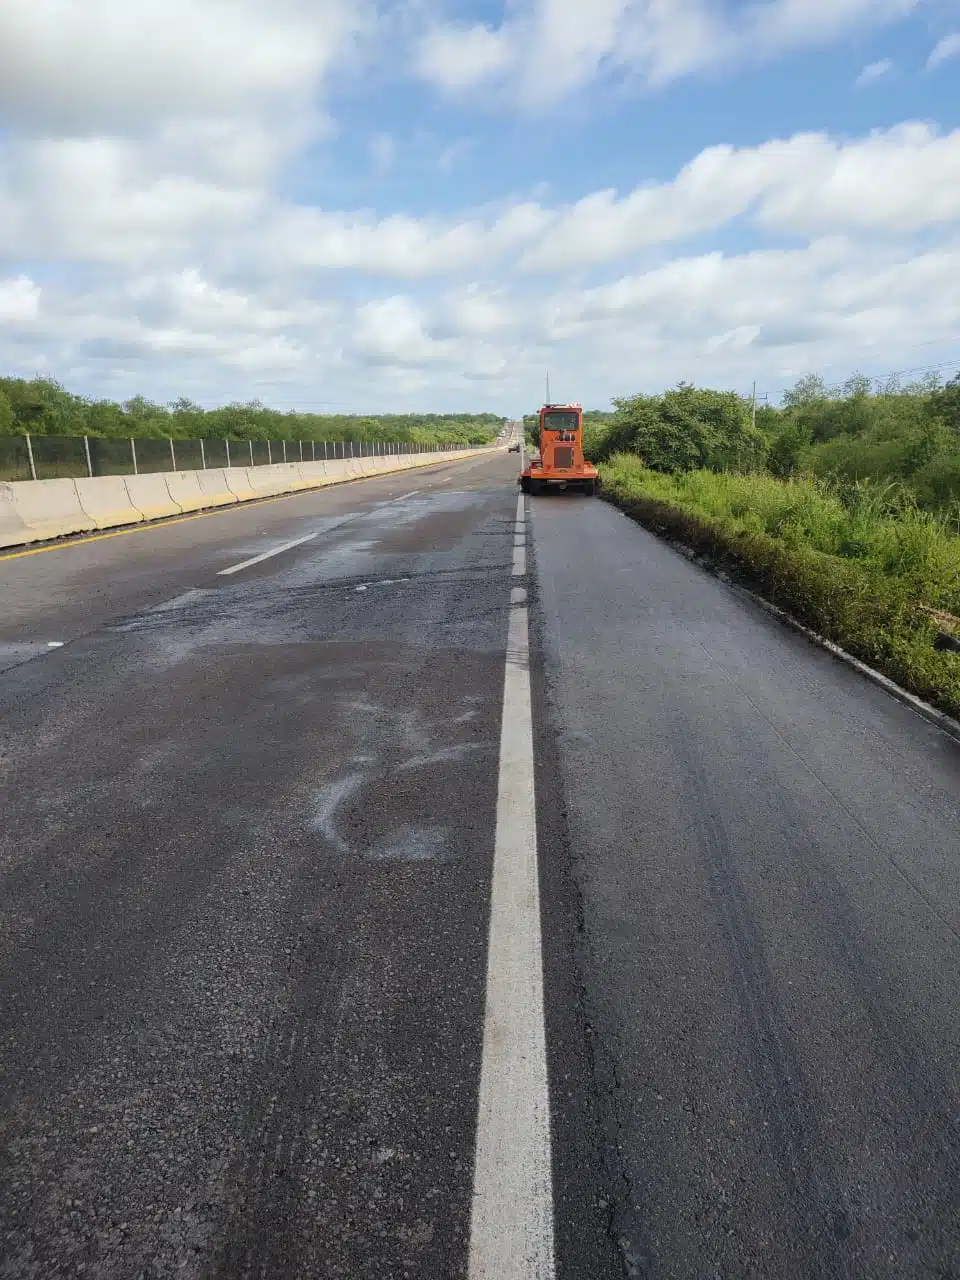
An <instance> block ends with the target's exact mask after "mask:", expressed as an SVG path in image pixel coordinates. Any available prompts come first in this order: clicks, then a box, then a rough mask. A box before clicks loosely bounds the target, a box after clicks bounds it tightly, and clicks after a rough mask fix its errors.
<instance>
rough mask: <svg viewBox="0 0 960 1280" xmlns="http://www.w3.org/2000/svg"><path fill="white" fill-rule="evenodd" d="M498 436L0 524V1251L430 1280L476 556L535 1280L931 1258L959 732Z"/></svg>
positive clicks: (442, 1148)
mask: <svg viewBox="0 0 960 1280" xmlns="http://www.w3.org/2000/svg"><path fill="white" fill-rule="evenodd" d="M516 470H517V464H516V459H515V458H512V457H507V456H503V455H500V456H498V457H496V458H493V459H481V460H475V461H467V462H462V463H454V464H450V465H445V466H441V467H438V468H430V469H428V470H424V471H415V472H413V473H405V474H402V475H399V476H395V477H384V478H382V479H378V480H374V481H364V482H360V483H357V484H351V485H347V486H342V487H337V488H334V489H328V490H322V491H318V492H314V493H311V494H305V495H300V496H296V497H293V498H290V499H285V500H281V501H279V502H271V503H264V504H256V505H251V506H249V507H244V508H242V509H236V508H234V509H228V510H227V511H225V512H222V513H216V514H214V515H213V516H211V517H210V518H204V519H200V520H197V521H193V522H183V523H180V524H175V523H168V524H165V525H161V526H153V527H150V528H149V529H144V530H141V531H138V532H135V533H131V534H129V535H123V536H121V537H119V538H116V539H112V540H103V541H99V542H94V541H90V542H87V543H83V544H81V545H77V546H71V547H63V548H58V549H56V550H54V551H51V552H49V553H46V552H44V553H42V554H40V555H38V556H33V557H23V558H19V559H13V560H6V561H2V562H0V600H2V605H3V608H2V610H0V645H2V646H3V648H2V649H0V657H3V661H2V662H0V667H5V668H6V669H5V670H2V671H0V812H2V814H3V823H2V826H0V1089H2V1093H0V1101H2V1113H3V1119H2V1136H3V1142H2V1155H0V1258H2V1265H0V1274H4V1275H11V1276H17V1277H19V1276H26V1277H47V1276H54V1277H56V1276H68V1275H69V1276H74V1275H86V1276H96V1277H109V1278H110V1280H113V1278H114V1277H116V1278H117V1280H120V1277H123V1278H124V1280H125V1278H126V1277H129V1276H137V1275H143V1276H144V1277H150V1278H151V1280H155V1278H159V1277H167V1276H173V1275H178V1276H193V1277H211V1278H213V1277H216V1278H217V1280H227V1278H228V1277H230V1278H232V1277H234V1276H241V1275H249V1276H259V1277H287V1276H321V1277H350V1278H351V1280H354V1278H361V1280H366V1278H367V1277H370V1278H371V1280H372V1278H373V1277H377V1280H382V1278H384V1277H386V1278H389V1280H393V1278H394V1277H398V1278H399V1277H431V1278H433V1277H437V1280H440V1278H441V1277H444V1278H445V1277H457V1276H467V1274H468V1259H469V1257H470V1244H469V1235H470V1221H471V1206H472V1197H473V1194H474V1193H475V1191H476V1186H475V1182H474V1178H475V1169H474V1163H475V1162H474V1155H475V1145H476V1135H477V1125H478V1115H477V1111H478V1096H479V1087H480V1072H481V1059H482V1057H483V1056H484V1055H485V1054H486V1053H487V1052H488V1051H489V1050H490V1049H491V1046H492V1048H493V1050H494V1051H495V1050H496V1048H497V1045H498V1043H500V1040H501V1037H499V1035H498V1034H497V1033H496V1027H494V1033H493V1034H491V1035H488V1038H487V1047H486V1049H485V1046H484V1029H485V1018H486V1017H487V1013H488V1011H486V1012H485V1007H486V1006H485V1002H486V999H487V997H488V988H487V983H488V973H487V962H488V959H489V957H488V953H487V935H488V928H489V926H490V912H491V889H492V881H493V860H494V845H495V837H496V843H497V844H498V846H500V845H501V841H500V835H501V825H502V823H501V820H502V818H503V814H502V811H501V810H502V806H501V809H500V810H498V788H500V790H501V799H502V798H503V795H502V785H503V778H502V776H501V775H502V759H501V757H502V755H503V751H504V750H508V751H512V750H513V747H512V746H511V745H510V743H511V742H512V741H513V738H514V737H515V736H516V735H515V733H514V732H513V730H512V729H511V731H510V733H508V734H507V739H508V741H507V743H506V744H505V743H504V741H503V738H502V731H503V730H504V724H503V723H502V720H501V708H502V706H503V695H504V679H505V671H506V672H507V673H508V676H509V673H511V672H512V673H513V677H515V676H516V675H517V673H518V672H519V671H521V670H523V669H525V668H524V665H523V663H522V661H521V657H520V650H519V646H518V640H517V633H516V625H517V621H516V620H517V612H516V611H517V608H518V607H520V606H518V605H517V604H516V603H514V604H511V600H514V601H517V600H519V599H521V597H520V596H518V595H517V594H516V592H517V588H518V585H519V584H523V585H524V586H525V587H528V588H529V590H530V601H529V606H530V614H531V621H532V635H531V644H532V646H533V653H532V694H533V725H532V733H533V739H532V741H533V752H534V758H535V769H536V801H537V844H538V847H539V869H540V886H539V887H540V904H541V915H542V934H543V969H544V984H543V985H544V999H545V1018H546V1054H547V1065H548V1068H549V1085H550V1108H551V1133H552V1188H551V1189H550V1190H552V1200H553V1210H554V1221H553V1234H554V1242H555V1246H554V1247H555V1260H556V1273H557V1275H558V1276H559V1277H561V1278H563V1280H574V1278H577V1280H582V1278H588V1280H614V1277H618V1276H622V1275H624V1274H628V1275H631V1276H642V1277H664V1278H666V1277H675V1276H676V1277H684V1278H685V1277H690V1278H691V1280H700V1278H701V1277H705V1276H709V1277H713V1276H722V1277H724V1278H725V1280H726V1278H731V1280H732V1278H734V1277H745V1276H757V1277H768V1276H770V1277H781V1276H794V1275H796V1276H803V1277H806V1276H810V1277H821V1276H822V1277H832V1276H849V1277H858V1278H859V1277H871V1278H872V1277H884V1278H885V1280H886V1278H887V1277H891V1278H892V1277H894V1276H896V1277H904V1276H947V1275H951V1274H958V1273H960V1260H958V1257H957V1248H958V1241H960V1214H958V1203H957V1198H956V1196H957V1187H958V1185H960V1181H958V1176H957V1148H956V1141H957V1134H958V1128H957V1115H958V1106H957V1103H958V1099H960V1089H958V1083H960V1050H958V1045H960V1036H958V1008H957V998H956V991H957V990H958V981H957V980H958V978H960V950H958V930H960V910H958V901H960V899H958V895H957V888H958V885H957V878H958V875H960V872H958V867H960V859H958V856H957V855H958V853H960V841H958V837H957V831H958V829H960V828H958V822H957V819H958V817H960V813H958V794H960V792H958V787H957V782H958V775H960V769H958V763H960V748H958V747H957V745H956V743H954V742H952V741H951V740H949V739H947V738H945V737H944V736H943V735H942V734H940V733H939V732H938V731H937V730H935V729H933V728H932V727H931V726H929V725H927V724H926V723H925V722H923V721H921V720H919V719H917V717H915V716H914V715H913V714H912V713H911V712H909V711H908V710H907V709H906V708H904V707H902V706H900V705H899V704H898V703H896V702H893V701H892V700H890V699H889V698H888V697H887V696H886V695H885V694H883V693H882V692H881V691H880V690H878V689H876V688H874V687H873V686H871V685H869V684H868V683H866V682H864V681H863V680H862V679H861V678H859V677H858V676H857V675H856V674H855V673H853V672H851V671H849V670H848V669H846V668H844V667H843V666H841V665H839V664H838V663H836V662H835V661H834V660H833V659H831V658H829V657H828V656H827V655H824V654H822V653H821V652H820V651H818V650H816V649H814V648H812V647H811V646H810V645H809V644H807V643H806V642H805V641H803V640H802V639H800V638H798V637H797V636H795V635H794V634H792V633H790V632H787V631H784V630H783V629H782V628H780V627H779V626H778V625H777V624H776V623H775V622H773V620H771V619H770V618H769V617H768V616H767V615H765V614H763V613H762V612H760V611H759V610H757V609H755V608H753V607H752V606H750V605H749V604H746V603H745V602H744V601H743V600H742V599H741V598H740V597H738V596H737V595H735V594H734V593H733V592H732V591H730V590H729V589H728V588H726V587H724V586H723V585H722V584H720V583H718V582H717V581H715V580H714V579H712V578H710V577H709V576H708V575H706V574H705V573H703V572H702V571H701V570H699V569H697V568H696V567H694V566H692V565H690V564H689V563H688V562H687V561H685V560H684V559H683V558H682V557H679V556H677V555H676V554H675V553H673V552H671V551H670V550H669V549H668V548H666V547H664V546H663V545H662V544H660V543H658V542H657V541H656V540H655V539H653V538H652V537H651V536H650V535H648V534H646V533H645V532H644V531H642V530H640V529H638V528H637V527H636V526H635V525H633V524H631V523H630V522H629V521H627V520H626V519H625V518H623V517H621V516H620V515H618V514H617V513H616V512H614V511H613V510H612V509H611V508H609V507H607V506H605V505H604V504H602V503H599V502H595V501H587V500H585V499H581V498H573V499H570V500H568V499H565V498H563V497H545V498H542V499H535V500H528V502H527V511H528V514H529V519H528V520H527V521H526V522H524V523H522V524H521V525H520V526H518V525H517V521H516V517H517V491H516V484H515V475H516ZM414 490H416V491H417V492H413V491H414ZM518 528H519V529H520V530H521V535H520V538H519V540H520V541H523V540H524V538H523V531H527V532H528V533H529V535H530V539H529V540H530V541H531V542H532V548H531V556H530V559H529V564H528V568H529V573H528V574H527V575H526V576H521V577H518V576H517V575H516V573H515V570H516V568H517V567H518V564H519V560H518V556H519V555H520V553H518V552H517V551H516V550H515V548H514V543H515V541H516V540H518V539H517V530H518ZM304 539H307V540H304ZM291 544H296V545H291ZM270 552H275V553H276V554H272V555H271V554H268V557H267V558H265V559H257V558H258V557H260V556H262V555H264V554H265V553H270ZM253 560H256V561H257V562H256V563H251V564H249V567H246V568H243V569H240V570H238V571H237V572H236V573H234V574H232V575H230V576H223V571H224V570H225V569H230V568H231V567H235V566H237V565H241V564H244V563H245V562H247V561H253ZM521 589H522V588H521ZM511 619H512V620H513V621H512V622H511ZM508 626H512V627H513V628H514V633H513V639H512V640H511V641H510V643H509V645H508ZM51 639H53V640H57V639H60V640H64V641H66V643H65V645H64V647H62V648H57V649H48V648H47V644H48V642H49V641H50V640H51ZM511 678H512V677H511ZM509 683H510V679H509V678H508V685H509ZM521 755H522V753H521ZM510 758H511V760H512V759H513V758H514V757H513V756H511V757H510ZM512 767H513V766H512V765H511V768H512ZM522 790H523V789H522V787H521V788H520V791H521V793H522ZM522 801H523V795H522V794H520V795H519V796H514V797H513V799H512V800H511V801H510V804H509V805H508V806H507V807H508V808H512V806H514V805H515V804H516V803H518V802H522ZM507 843H508V844H509V842H507ZM508 896H509V895H508ZM528 896H529V895H527V894H519V895H517V896H516V899H515V905H522V904H523V903H524V902H527V900H528ZM508 905H509V904H508ZM526 924H529V916H527V917H526ZM524 927H526V925H525V926H524ZM508 941H509V938H508ZM498 945H500V944H498ZM500 976H501V978H502V977H503V976H504V971H501V973H500ZM534 985H535V984H534ZM507 995H508V997H509V992H508V993H507ZM488 1020H489V1019H488ZM488 1030H489V1028H488ZM507 1039H509V1037H507ZM523 1074H524V1073H522V1072H521V1073H519V1075H518V1078H519V1076H520V1075H523ZM534 1074H535V1073H534ZM486 1166H487V1168H488V1170H489V1168H490V1167H493V1168H494V1170H495V1169H496V1168H497V1162H496V1161H495V1160H494V1161H492V1162H491V1161H486ZM513 1172H514V1173H515V1172H516V1171H513ZM504 1176H506V1171H505V1173H504ZM511 1176H513V1174H511ZM495 1190H496V1191H497V1193H502V1192H503V1191H504V1188H503V1187H500V1188H495ZM474 1208H475V1205H474ZM529 1274H530V1273H529V1272H527V1273H525V1272H523V1270H522V1269H521V1270H518V1272H517V1277H518V1280H519V1277H520V1276H524V1277H525V1280H529ZM470 1280H479V1277H478V1276H471V1277H470ZM498 1280H500V1277H498ZM504 1280H513V1278H512V1277H504Z"/></svg>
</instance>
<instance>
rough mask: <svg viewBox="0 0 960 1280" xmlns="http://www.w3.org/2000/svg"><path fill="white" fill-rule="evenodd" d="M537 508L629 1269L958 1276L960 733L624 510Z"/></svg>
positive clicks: (583, 950)
mask: <svg viewBox="0 0 960 1280" xmlns="http://www.w3.org/2000/svg"><path fill="white" fill-rule="evenodd" d="M531 506H532V527H533V532H534V562H535V574H534V581H535V584H536V590H537V593H538V600H537V605H538V608H536V609H535V616H537V617H538V618H539V644H540V649H541V657H542V675H541V678H540V679H539V681H537V682H535V686H534V695H535V705H537V706H538V707H539V708H540V713H541V714H540V718H539V741H540V742H541V777H540V788H541V795H542V796H543V797H544V798H545V797H546V796H547V795H549V796H550V797H551V799H552V802H553V811H554V814H555V815H557V813H558V811H560V812H562V814H564V815H565V817H564V818H561V817H559V816H555V818H554V822H555V825H554V827H553V828H552V829H551V830H550V831H549V832H548V831H546V830H544V829H543V827H544V823H545V822H546V821H547V820H548V817H549V815H550V812H551V811H550V809H548V807H547V805H546V804H545V803H543V801H542V802H541V806H540V816H541V828H542V829H541V847H542V848H545V849H546V848H556V847H559V846H561V845H565V846H566V847H567V848H568V850H569V851H570V857H571V860H572V874H573V876H574V878H575V880H576V883H577V886H578V890H579V895H580V901H581V909H582V934H581V944H580V949H579V965H580V971H581V973H582V977H583V984H584V997H585V1008H586V1011H587V1013H586V1016H587V1017H588V1019H589V1022H590V1026H591V1028H592V1039H593V1042H594V1044H595V1046H596V1062H597V1080H598V1088H599V1090H600V1094H601V1097H602V1098H603V1100H604V1108H605V1123H606V1130H607V1135H608V1139H607V1156H608V1167H609V1170H610V1177H611V1179H612V1182H613V1185H614V1186H615V1188H616V1189H617V1190H616V1197H615V1199H616V1207H615V1212H614V1216H613V1221H612V1230H613V1232H614V1234H615V1235H616V1236H617V1237H618V1238H619V1239H620V1241H621V1247H622V1254H623V1258H624V1263H625V1266H626V1269H627V1273H628V1274H630V1275H634V1276H644V1277H646V1276H662V1277H691V1278H694V1277H696V1278H698V1280H699V1278H700V1277H707V1276H709V1277H713V1276H722V1277H746V1276H751V1277H753V1276H756V1277H782V1276H802V1277H835V1276H843V1277H851V1278H853V1277H856V1278H857V1280H862V1278H864V1277H885V1278H889V1280H893V1278H894V1277H897V1278H901V1277H908V1276H909V1277H914V1276H917V1277H920V1276H923V1277H926V1276H931V1277H932V1276H955V1275H958V1274H960V1159H958V1139H960V1105H958V1104H960V1000H958V992H960V892H958V891H960V785H958V784H960V746H958V745H957V743H956V742H955V741H953V740H952V739H950V738H948V737H946V736H945V735H944V734H942V733H941V732H940V731H939V730H937V729H935V728H933V727H932V726H931V725H929V724H927V723H926V722H925V721H923V720H921V719H920V718H919V717H917V716H916V715H915V714H914V713H912V712H911V711H909V710H908V709H907V708H905V707H903V706H901V705H900V704H899V703H897V702H895V701H894V700H892V699H891V698H889V697H888V696H887V695H886V694H884V693H883V692H882V691H881V690H879V689H877V688H875V687H874V686H872V685H870V684H869V683H868V682H866V681H864V680H863V679H862V678H861V677H859V676H858V675H857V674H856V673H855V672H853V671H851V670H850V669H848V668H846V667H845V666H843V665H842V664H840V663H839V662H837V661H836V660H835V659H833V658H832V657H830V656H829V655H827V654H825V653H823V652H821V651H820V650H818V649H816V648H814V647H813V646H812V645H810V644H809V643H808V642H807V641H805V640H804V639H803V638H802V637H799V636H797V635H795V634H794V633H792V632H790V631H788V630H786V629H784V628H782V627H781V626H780V625H778V624H777V623H776V622H775V621H774V620H772V619H771V618H769V617H768V615H766V614H764V613H763V612H762V611H760V610H759V609H757V608H756V607H755V606H753V605H751V604H750V603H749V602H746V601H744V600H743V598H741V597H739V596H737V595H736V594H735V593H734V592H733V591H732V590H731V589H730V588H728V587H726V586H724V585H723V584H721V583H720V582H718V581H716V580H715V579H713V578H711V577H710V576H709V575H707V574H706V573H705V572H704V571H703V570H701V569H699V568H697V567H696V566H693V565H691V564H690V563H688V562H687V561H686V560H685V559H683V558H682V557H681V556H679V555H678V554H676V553H675V552H673V551H671V550H670V549H669V548H668V547H666V546H665V545H664V544H662V543H660V542H658V541H657V540H656V539H655V538H654V537H653V536H652V535H650V534H648V533H646V532H645V531H643V530H642V529H640V528H638V527H637V526H636V525H635V524H633V523H631V522H630V521H629V520H627V519H626V518H625V517H623V516H622V515H620V514H619V513H617V512H616V511H615V510H613V509H612V508H611V507H609V506H607V505H605V504H602V503H583V502H579V501H577V500H575V499H574V500H564V499H563V498H556V499H547V498H543V499H538V500H532V502H531ZM538 691H539V696H538ZM551 739H552V743H551ZM557 775H559V779H558V777H557ZM549 932H550V931H549V928H548V929H547V936H548V937H549ZM548 945H549V944H548ZM548 1032H549V1025H548Z"/></svg>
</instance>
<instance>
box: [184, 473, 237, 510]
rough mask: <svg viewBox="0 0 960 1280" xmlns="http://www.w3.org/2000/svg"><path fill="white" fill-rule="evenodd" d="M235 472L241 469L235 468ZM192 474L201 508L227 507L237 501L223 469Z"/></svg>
mask: <svg viewBox="0 0 960 1280" xmlns="http://www.w3.org/2000/svg"><path fill="white" fill-rule="evenodd" d="M231 470H233V468H231ZM236 470H237V471H240V470H242V468H241V467H237V468H236ZM193 474H194V475H195V476H196V477H197V485H198V487H199V489H200V497H201V498H202V499H203V504H202V505H203V506H205V507H227V506H229V505H230V503H232V502H238V501H239V498H238V497H237V495H236V494H235V493H234V492H233V490H232V489H231V488H230V484H229V481H228V479H227V477H228V475H229V474H230V473H229V472H228V471H227V470H226V469H225V468H224V467H211V468H210V469H209V470H208V471H195V472H194V473H193ZM244 478H246V477H244Z"/></svg>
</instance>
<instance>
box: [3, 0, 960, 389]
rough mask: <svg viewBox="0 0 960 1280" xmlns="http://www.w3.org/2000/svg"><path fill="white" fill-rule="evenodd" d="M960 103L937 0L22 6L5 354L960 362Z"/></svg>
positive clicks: (145, 378) (621, 384)
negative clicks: (959, 283)
mask: <svg viewBox="0 0 960 1280" xmlns="http://www.w3.org/2000/svg"><path fill="white" fill-rule="evenodd" d="M958 117H960V5H958V4H957V3H956V0H949V3H948V0H754V2H752V3H749V4H745V3H740V2H738V0H512V2H511V3H509V4H508V5H506V6H505V5H503V4H502V3H501V4H497V3H489V2H486V0H485V2H484V3H462V2H461V3H452V0H451V2H446V3H445V2H444V0H382V2H381V3H379V4H376V3H372V2H370V3H367V2H365V0H349V2H348V0H230V2H229V3H227V2H226V0H165V3H164V4H162V5H161V4H160V3H158V2H156V0H6V3H5V4H4V5H3V7H2V9H0V367H2V369H3V371H4V372H10V373H17V374H22V375H25V376H30V375H32V374H34V373H37V372H40V373H44V374H50V375H52V376H55V377H57V378H59V379H60V380H61V381H62V382H63V383H64V384H65V385H67V386H68V387H70V388H71V389H75V390H79V391H82V392H84V393H85V394H89V395H94V396H98V395H99V396H110V397H119V398H124V397H126V396H129V395H133V394H135V393H137V392H142V393H144V394H146V395H148V396H150V397H151V398H154V399H157V400H161V401H166V400H170V399H173V398H174V397H176V396H178V395H183V394H186V395H190V396H192V397H194V398H195V399H198V400H200V401H202V402H204V403H209V404H213V403H221V402H225V401H231V400H245V399H249V398H253V397H259V398H260V399H262V400H264V401H265V402H267V403H270V404H274V405H277V406H278V407H297V408H318V409H322V408H324V407H329V408H331V409H337V410H354V411H359V412H364V411H376V410H394V411H403V410H421V409H436V410H443V411H447V410H455V409H487V408H491V409H495V410H498V411H501V412H504V413H514V412H520V411H523V410H529V409H530V408H531V407H535V404H536V402H537V400H538V397H539V395H540V391H541V388H542V385H543V374H544V370H545V369H546V368H547V367H549V368H550V370H551V374H552V384H553V387H554V390H555V391H556V393H557V394H558V395H562V396H564V397H569V398H571V399H581V400H583V402H584V403H585V404H589V405H594V406H598V407H600V406H605V405H606V404H608V403H609V400H610V398H611V396H615V395H623V394H629V393H631V392H634V391H638V390H658V389H660V388H662V387H663V386H666V385H670V384H672V383H674V382H676V381H677V380H679V379H681V378H682V379H685V380H689V381H694V382H697V383H700V384H702V385H716V386H723V387H733V388H735V389H738V390H741V391H747V390H749V388H750V385H751V383H752V381H753V380H754V379H756V381H757V384H758V387H759V389H760V391H761V393H765V394H768V395H769V396H770V397H771V399H773V400H776V398H777V397H778V396H779V394H780V392H781V391H782V389H783V388H784V387H785V386H788V385H790V384H791V383H792V382H793V381H795V380H796V378H797V377H798V376H800V375H801V374H803V373H806V372H811V371H816V372H822V373H824V374H825V375H826V376H827V378H828V380H831V381H841V380H842V379H843V378H845V377H846V376H847V375H848V374H849V373H850V372H852V371H853V370H857V369H859V370H863V371H865V372H868V373H871V374H881V373H885V372H886V371H888V370H891V369H901V368H915V367H923V366H927V365H934V364H949V362H950V361H952V360H956V361H957V362H958V364H957V366H956V368H960V286H958V285H957V281H958V280H960V118H958ZM953 371H954V369H952V368H947V369H945V370H944V372H945V374H946V375H947V376H949V374H950V373H952V372H953Z"/></svg>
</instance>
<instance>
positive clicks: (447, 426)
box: [0, 378, 506, 444]
mask: <svg viewBox="0 0 960 1280" xmlns="http://www.w3.org/2000/svg"><path fill="white" fill-rule="evenodd" d="M505 421H506V419H505V418H503V417H500V416H498V415H497V414H493V413H420V414H417V413H409V414H370V415H360V414H318V413H297V412H286V413H283V412H280V411H278V410H276V409H270V408H268V407H267V406H266V405H264V404H262V403H261V402H260V401H259V400H252V401H249V402H247V403H245V404H229V405H225V406H222V407H220V408H217V409H204V408H203V407H202V406H200V405H198V404H194V403H193V402H192V401H191V400H187V399H184V398H181V399H179V400H175V401H172V402H170V403H169V404H155V403H153V402H152V401H149V400H146V399H145V398H144V397H143V396H134V397H133V398H132V399H130V400H126V401H124V402H123V403H117V402H115V401H112V400H95V399H89V398H87V397H84V396H78V395H74V394H73V393H71V392H69V391H66V390H65V389H64V388H63V387H62V386H61V385H60V383H59V382H56V381H55V380H53V379H51V378H33V379H29V380H27V379H24V378H0V435H36V436H92V437H95V438H99V437H105V438H110V437H120V438H130V437H135V438H143V437H148V438H149V437H154V438H165V437H172V438H174V439H184V440H198V439H206V440H214V439H220V440H222V439H230V440H317V441H320V440H328V441H334V440H354V441H361V440H363V441H366V440H371V441H373V440H382V441H390V442H392V443H410V444H485V443H487V442H488V441H489V440H491V439H492V438H493V437H494V436H495V435H496V434H497V432H498V431H499V430H500V428H501V427H502V426H503V424H504V423H505Z"/></svg>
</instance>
